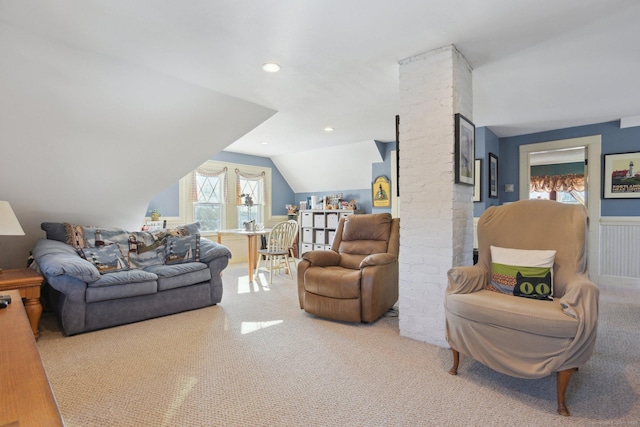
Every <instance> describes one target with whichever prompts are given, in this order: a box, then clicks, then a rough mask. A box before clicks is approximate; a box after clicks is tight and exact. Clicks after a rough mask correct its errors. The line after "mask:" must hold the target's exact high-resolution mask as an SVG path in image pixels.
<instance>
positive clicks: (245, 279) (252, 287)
mask: <svg viewBox="0 0 640 427" xmlns="http://www.w3.org/2000/svg"><path fill="white" fill-rule="evenodd" d="M262 283H266V284H267V285H263V284H262ZM268 283H269V281H268V280H264V278H263V277H259V275H258V274H256V277H255V278H254V280H253V283H250V282H249V276H240V277H238V294H249V293H255V292H260V291H270V290H271V289H269V286H268Z"/></svg>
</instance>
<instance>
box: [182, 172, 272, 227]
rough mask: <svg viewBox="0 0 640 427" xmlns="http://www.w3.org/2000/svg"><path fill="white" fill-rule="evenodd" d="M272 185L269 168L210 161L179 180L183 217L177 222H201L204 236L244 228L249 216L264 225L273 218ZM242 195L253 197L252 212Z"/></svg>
mask: <svg viewBox="0 0 640 427" xmlns="http://www.w3.org/2000/svg"><path fill="white" fill-rule="evenodd" d="M234 171H235V172H234ZM270 186H271V169H270V168H266V167H257V166H252V165H241V164H234V163H227V162H219V161H215V160H208V161H206V162H205V163H203V164H202V165H200V166H199V167H198V168H196V169H195V170H194V171H193V172H191V173H189V174H188V175H187V176H185V177H184V178H182V179H181V180H180V196H179V197H180V217H179V218H176V219H175V221H176V222H177V223H191V222H196V221H199V222H200V224H201V228H200V231H201V233H202V234H203V235H211V234H215V232H216V231H218V230H223V229H232V228H243V227H244V222H245V221H247V220H249V215H251V219H252V220H255V221H256V223H257V224H265V223H266V222H268V221H269V220H270V219H271V215H270V213H271V200H270V198H269V189H270ZM243 195H250V197H251V201H252V202H253V204H252V206H251V210H250V211H249V209H248V207H247V206H246V205H245V201H246V196H243Z"/></svg>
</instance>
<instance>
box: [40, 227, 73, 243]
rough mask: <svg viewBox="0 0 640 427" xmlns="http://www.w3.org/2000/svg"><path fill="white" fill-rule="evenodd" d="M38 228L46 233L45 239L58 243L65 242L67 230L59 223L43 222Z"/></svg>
mask: <svg viewBox="0 0 640 427" xmlns="http://www.w3.org/2000/svg"><path fill="white" fill-rule="evenodd" d="M40 228H41V229H43V230H44V232H45V233H47V239H49V240H57V241H58V242H62V243H66V242H67V230H66V229H65V227H64V224H63V223H61V222H43V223H42V224H40Z"/></svg>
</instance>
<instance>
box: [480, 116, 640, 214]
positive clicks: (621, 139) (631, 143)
mask: <svg viewBox="0 0 640 427" xmlns="http://www.w3.org/2000/svg"><path fill="white" fill-rule="evenodd" d="M481 129H482V128H481ZM591 135H601V136H602V154H603V156H602V158H600V159H589V161H590V162H596V161H597V162H600V165H601V168H602V175H604V164H603V162H604V155H605V154H614V153H627V152H636V151H640V127H632V128H626V129H620V122H619V121H617V120H616V121H612V122H606V123H598V124H592V125H586V126H577V127H572V128H565V129H558V130H553V131H547V132H539V133H533V134H528V135H521V136H514V137H508V138H500V140H499V152H497V153H496V154H498V156H499V161H498V184H499V200H500V203H504V202H512V201H516V200H517V199H518V192H513V193H505V192H504V184H505V183H509V184H514V185H515V188H516V189H517V188H518V185H519V182H520V179H519V172H520V171H519V150H520V149H519V147H520V146H521V145H525V144H534V143H539V142H548V141H556V140H562V139H570V138H580V137H584V136H591ZM476 138H477V137H476ZM591 184H592V185H597V186H598V187H599V189H600V198H601V199H602V182H598V183H591ZM481 213H482V212H479V213H478V212H476V211H475V210H474V215H477V216H479V214H481ZM601 216H640V199H602V203H601Z"/></svg>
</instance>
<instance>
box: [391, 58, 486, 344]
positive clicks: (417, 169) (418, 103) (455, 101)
mask: <svg viewBox="0 0 640 427" xmlns="http://www.w3.org/2000/svg"><path fill="white" fill-rule="evenodd" d="M472 96H473V94H472V81H471V67H470V66H469V64H468V63H467V61H466V60H465V58H464V57H463V56H462V55H461V54H460V53H459V52H458V50H457V49H456V48H455V46H445V47H442V48H439V49H436V50H432V51H429V52H426V53H422V54H420V55H417V56H413V57H410V58H407V59H404V60H402V61H400V197H401V201H402V203H401V205H400V218H401V232H400V298H399V312H400V319H399V320H400V335H402V336H405V337H409V338H412V339H416V340H419V341H424V342H427V343H430V344H435V345H438V346H441V347H448V344H447V342H446V338H445V318H444V295H445V290H446V287H447V271H448V270H449V269H450V268H451V267H453V266H458V265H471V264H472V262H473V261H472V260H473V202H472V195H473V187H472V186H468V185H461V184H455V183H454V178H455V175H454V144H455V125H454V124H455V120H454V115H455V113H462V114H463V115H464V116H465V117H467V118H468V119H469V120H473V114H472V109H473V102H472V101H473V98H472Z"/></svg>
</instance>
